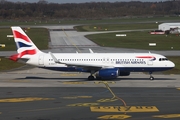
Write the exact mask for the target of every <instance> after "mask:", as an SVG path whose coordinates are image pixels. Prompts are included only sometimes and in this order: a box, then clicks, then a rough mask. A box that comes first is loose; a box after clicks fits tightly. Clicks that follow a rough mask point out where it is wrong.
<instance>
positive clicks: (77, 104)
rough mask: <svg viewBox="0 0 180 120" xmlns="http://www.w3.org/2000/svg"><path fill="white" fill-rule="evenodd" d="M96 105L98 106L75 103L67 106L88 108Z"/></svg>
mask: <svg viewBox="0 0 180 120" xmlns="http://www.w3.org/2000/svg"><path fill="white" fill-rule="evenodd" d="M96 105H99V103H76V104H70V105H67V106H73V107H75V106H79V107H89V106H96Z"/></svg>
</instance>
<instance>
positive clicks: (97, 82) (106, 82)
mask: <svg viewBox="0 0 180 120" xmlns="http://www.w3.org/2000/svg"><path fill="white" fill-rule="evenodd" d="M94 83H95V84H102V83H103V84H115V83H116V82H114V81H96V82H94Z"/></svg>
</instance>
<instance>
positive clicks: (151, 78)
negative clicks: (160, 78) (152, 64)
mask: <svg viewBox="0 0 180 120" xmlns="http://www.w3.org/2000/svg"><path fill="white" fill-rule="evenodd" d="M149 74H150V77H149V79H150V80H154V77H153V76H152V72H149Z"/></svg>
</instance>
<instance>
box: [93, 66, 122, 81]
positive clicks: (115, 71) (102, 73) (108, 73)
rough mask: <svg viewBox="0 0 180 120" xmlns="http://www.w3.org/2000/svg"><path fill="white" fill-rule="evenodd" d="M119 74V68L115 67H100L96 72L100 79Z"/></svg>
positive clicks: (114, 76)
mask: <svg viewBox="0 0 180 120" xmlns="http://www.w3.org/2000/svg"><path fill="white" fill-rule="evenodd" d="M118 75H119V70H118V69H117V68H107V69H101V70H99V71H98V72H97V74H96V77H97V78H98V77H100V78H101V79H114V78H117V77H118Z"/></svg>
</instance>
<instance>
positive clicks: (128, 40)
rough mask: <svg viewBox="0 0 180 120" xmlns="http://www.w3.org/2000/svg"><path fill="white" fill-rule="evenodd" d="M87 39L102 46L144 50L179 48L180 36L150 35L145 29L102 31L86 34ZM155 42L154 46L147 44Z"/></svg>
mask: <svg viewBox="0 0 180 120" xmlns="http://www.w3.org/2000/svg"><path fill="white" fill-rule="evenodd" d="M116 34H126V35H127V36H126V37H117V36H116ZM86 37H87V38H88V39H90V40H92V41H93V42H95V43H97V44H98V45H100V46H104V47H118V48H119V47H120V48H133V49H134V48H135V49H146V50H172V48H171V47H173V50H180V36H176V35H168V36H166V35H151V34H149V33H148V32H147V31H141V32H123V33H104V34H94V35H87V36H86ZM149 43H156V46H149Z"/></svg>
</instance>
